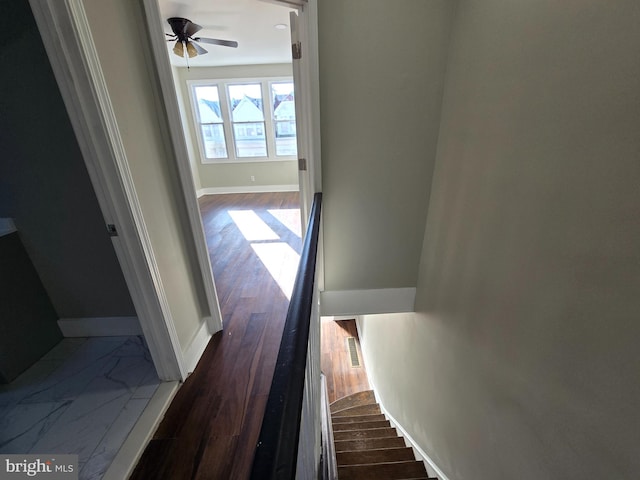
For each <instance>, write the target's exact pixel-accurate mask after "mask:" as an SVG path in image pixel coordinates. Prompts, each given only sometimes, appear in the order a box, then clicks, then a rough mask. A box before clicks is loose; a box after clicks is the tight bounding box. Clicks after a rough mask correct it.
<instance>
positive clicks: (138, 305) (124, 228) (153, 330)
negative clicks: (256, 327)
mask: <svg viewBox="0 0 640 480" xmlns="http://www.w3.org/2000/svg"><path fill="white" fill-rule="evenodd" d="M29 3H30V6H31V10H32V12H33V15H34V18H35V20H36V23H37V25H38V29H39V31H40V35H41V37H42V40H43V43H44V46H45V49H46V52H47V56H48V57H49V61H50V63H51V67H52V70H53V73H54V76H55V78H56V81H57V83H58V87H59V89H60V93H61V95H62V99H63V101H64V104H65V107H66V109H67V112H68V114H69V119H70V121H71V125H72V127H73V130H74V133H75V135H76V139H77V141H78V145H79V147H80V150H81V152H82V156H83V158H84V162H85V165H86V167H87V170H88V173H89V178H90V180H91V183H92V185H93V188H94V191H95V193H96V197H97V199H98V203H99V205H100V209H101V211H102V214H103V217H104V221H105V223H106V224H107V225H113V226H115V229H116V230H117V236H112V237H111V238H112V244H113V248H114V250H115V253H116V256H117V258H118V261H119V263H120V267H121V268H122V273H123V276H124V278H125V281H126V283H127V286H128V288H129V292H130V294H131V299H132V301H133V303H134V306H135V309H136V313H137V315H138V320H139V322H140V326H141V328H142V331H143V334H144V337H145V340H146V343H147V345H148V348H149V352H150V354H151V357H152V359H153V363H154V366H155V368H156V371H157V373H158V377H159V378H160V379H161V380H164V381H174V380H185V379H186V377H187V375H188V373H189V371H190V370H191V369H192V368H193V366H194V365H195V363H194V360H195V361H197V359H193V358H188V357H190V356H192V352H190V351H187V352H183V350H182V348H181V346H180V342H179V339H178V335H177V332H176V329H175V324H174V321H173V317H172V314H171V310H170V307H169V302H168V299H167V296H166V292H165V289H164V286H163V283H162V278H161V276H160V271H159V269H158V264H157V262H156V258H155V255H154V251H153V249H152V245H151V241H150V238H149V232H148V230H147V228H146V225H145V222H144V219H143V216H142V208H141V205H140V203H139V201H138V197H137V193H136V188H135V184H134V181H133V178H132V175H131V172H130V170H129V164H128V161H127V157H126V153H125V149H124V145H123V142H122V138H121V136H120V132H119V130H118V126H117V122H116V118H115V114H114V111H113V108H112V105H111V101H110V98H109V93H108V90H107V86H106V81H105V78H104V76H103V74H102V70H101V65H100V61H99V58H98V54H97V51H96V49H95V45H94V44H93V39H92V36H91V31H90V27H89V22H88V19H87V16H86V14H85V11H84V6H83V4H82V0H29ZM181 176H182V172H181ZM181 180H182V182H181V185H182V187H183V189H184V185H185V181H184V179H183V178H181ZM191 189H193V187H191ZM184 193H185V197H186V195H187V193H188V192H186V191H185V192H184ZM190 220H191V217H190ZM198 222H199V224H198V225H199V227H200V229H201V232H202V225H201V223H200V220H199V217H198ZM198 225H194V224H193V222H192V223H191V227H192V229H193V230H197V227H198ZM201 236H202V237H204V233H203V232H202V233H201ZM194 240H195V244H196V245H197V244H198V235H197V234H196V233H194ZM203 242H204V240H203ZM197 250H198V254H199V255H200V254H201V251H200V250H201V249H199V248H198V249H197ZM206 257H207V259H208V255H207V256H206ZM199 260H200V262H201V263H202V261H201V259H199ZM209 272H210V269H209ZM203 281H204V285H205V290H206V295H207V301H208V303H209V307H210V311H209V312H207V313H210V316H207V317H205V318H206V321H207V324H206V326H207V330H209V332H210V333H213V332H215V331H217V330H220V328H221V321H220V318H221V316H220V313H219V308H218V301H217V298H216V297H215V288H213V280H209V284H208V283H207V280H206V275H205V271H203Z"/></svg>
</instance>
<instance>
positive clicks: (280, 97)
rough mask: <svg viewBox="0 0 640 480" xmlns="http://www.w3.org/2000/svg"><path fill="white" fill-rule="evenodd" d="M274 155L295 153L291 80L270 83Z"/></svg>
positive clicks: (294, 121) (294, 115) (294, 111)
mask: <svg viewBox="0 0 640 480" xmlns="http://www.w3.org/2000/svg"><path fill="white" fill-rule="evenodd" d="M271 102H272V106H273V117H274V120H275V130H276V155H296V154H297V145H296V108H295V97H294V93H293V82H282V83H272V84H271Z"/></svg>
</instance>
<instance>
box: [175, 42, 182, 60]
mask: <svg viewBox="0 0 640 480" xmlns="http://www.w3.org/2000/svg"><path fill="white" fill-rule="evenodd" d="M173 53H175V54H176V55H178V56H179V57H184V47H183V45H182V42H181V41H180V40H178V41H177V42H176V44H175V45H174V46H173Z"/></svg>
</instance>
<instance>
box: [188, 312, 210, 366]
mask: <svg viewBox="0 0 640 480" xmlns="http://www.w3.org/2000/svg"><path fill="white" fill-rule="evenodd" d="M210 339H211V333H209V322H208V321H207V319H206V318H205V319H204V322H202V325H201V326H200V328H199V329H198V331H197V332H196V335H195V336H194V337H193V340H191V344H190V345H189V347H188V348H187V349H186V351H185V352H184V364H185V367H186V369H187V373H189V374H190V373H192V372H193V371H194V370H195V368H196V365H197V364H198V361H199V360H200V357H201V356H202V353H203V352H204V349H205V348H207V344H208V343H209V340H210Z"/></svg>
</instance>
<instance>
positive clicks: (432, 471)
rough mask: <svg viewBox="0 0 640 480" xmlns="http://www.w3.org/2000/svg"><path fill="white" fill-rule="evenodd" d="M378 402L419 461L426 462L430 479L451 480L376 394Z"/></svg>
mask: <svg viewBox="0 0 640 480" xmlns="http://www.w3.org/2000/svg"><path fill="white" fill-rule="evenodd" d="M374 393H375V391H374ZM376 400H377V401H378V404H379V405H380V410H381V411H382V413H384V415H385V416H386V417H387V419H388V420H389V423H391V426H392V427H393V428H397V429H398V430H399V431H400V434H401V435H402V436H403V437H404V439H405V441H406V442H407V443H408V444H409V445H408V446H409V447H411V448H412V449H413V452H414V454H415V455H416V457H417V458H418V460H421V461H422V462H425V467H426V468H427V473H428V474H429V476H430V477H431V476H436V477H438V480H449V477H447V476H446V475H445V474H444V473H443V472H442V470H440V468H439V467H438V465H436V462H434V461H433V460H432V459H431V457H429V455H427V453H426V452H425V451H424V450H423V449H422V448H420V445H418V444H417V443H416V442H415V440H414V439H413V438H412V437H411V435H409V433H408V432H407V431H406V430H405V429H404V428H402V425H400V424H399V423H398V421H397V420H396V419H395V418H394V417H393V415H391V414H390V413H389V411H388V410H387V409H386V408H384V405H383V404H382V402H381V401H380V398H379V397H378V395H377V394H376Z"/></svg>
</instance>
